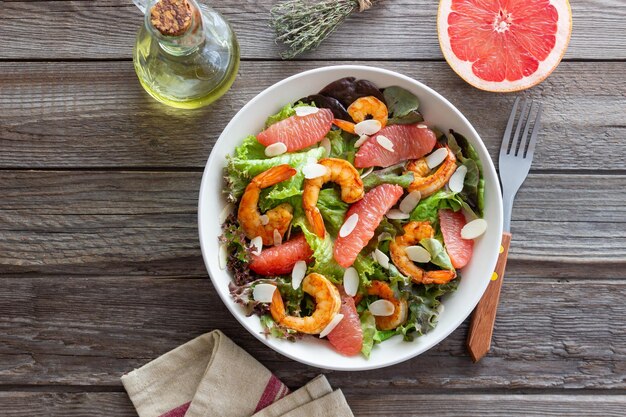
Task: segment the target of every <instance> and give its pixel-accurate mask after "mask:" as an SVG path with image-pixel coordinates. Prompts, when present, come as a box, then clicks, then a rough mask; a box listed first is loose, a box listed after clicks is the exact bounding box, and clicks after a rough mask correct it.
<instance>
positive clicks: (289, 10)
mask: <svg viewBox="0 0 626 417" xmlns="http://www.w3.org/2000/svg"><path fill="white" fill-rule="evenodd" d="M372 3H373V0H372V1H369V0H317V1H316V0H286V1H282V2H280V3H278V4H276V5H275V6H274V7H272V9H271V11H270V13H271V19H270V26H271V27H272V28H273V29H274V31H275V32H276V41H277V42H278V41H280V42H282V43H284V44H285V45H286V46H287V49H286V50H285V51H283V52H282V53H281V57H282V58H283V59H291V58H294V57H296V56H298V55H300V54H301V53H303V52H306V51H310V50H313V49H315V48H317V47H318V46H319V45H320V43H322V41H323V40H324V39H326V38H327V37H328V36H330V34H331V33H333V32H334V31H335V30H336V29H337V28H338V27H339V25H340V24H341V23H343V21H344V20H345V19H346V18H347V17H348V16H349V15H350V14H351V13H353V12H355V11H364V10H367V9H369V8H370V7H371V6H372Z"/></svg>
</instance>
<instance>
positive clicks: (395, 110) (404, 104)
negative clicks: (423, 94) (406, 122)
mask: <svg viewBox="0 0 626 417" xmlns="http://www.w3.org/2000/svg"><path fill="white" fill-rule="evenodd" d="M383 96H384V97H385V101H386V102H387V110H388V111H389V114H390V115H391V116H392V117H402V116H406V115H407V114H409V113H410V112H412V111H415V110H417V109H418V108H419V105H420V102H419V99H418V98H417V96H415V94H413V93H411V92H410V91H407V90H405V89H404V88H402V87H398V86H395V85H394V86H391V87H387V88H385V90H384V91H383Z"/></svg>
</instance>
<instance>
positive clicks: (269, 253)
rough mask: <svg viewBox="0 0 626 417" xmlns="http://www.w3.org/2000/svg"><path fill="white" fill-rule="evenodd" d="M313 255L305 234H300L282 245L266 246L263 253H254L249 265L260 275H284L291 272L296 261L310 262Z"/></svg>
mask: <svg viewBox="0 0 626 417" xmlns="http://www.w3.org/2000/svg"><path fill="white" fill-rule="evenodd" d="M312 255H313V251H312V250H311V247H310V246H309V244H308V243H307V242H306V239H305V238H304V235H298V236H296V237H294V238H291V239H290V240H288V241H287V242H285V243H283V244H282V245H278V246H272V247H270V248H265V249H263V251H262V252H261V254H259V255H252V260H251V262H250V264H249V266H250V269H251V270H253V271H254V272H256V273H257V274H259V275H284V274H289V273H291V271H292V270H293V267H294V265H295V264H296V262H298V261H307V262H308V261H309V260H310V259H311V256H312Z"/></svg>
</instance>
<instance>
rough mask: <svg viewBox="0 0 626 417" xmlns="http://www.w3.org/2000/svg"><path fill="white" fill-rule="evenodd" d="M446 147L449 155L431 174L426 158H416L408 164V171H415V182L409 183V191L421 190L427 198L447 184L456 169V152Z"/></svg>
mask: <svg viewBox="0 0 626 417" xmlns="http://www.w3.org/2000/svg"><path fill="white" fill-rule="evenodd" d="M446 149H447V150H448V156H446V159H445V160H444V161H443V162H442V163H441V165H439V167H438V168H437V171H435V172H434V173H433V174H430V171H431V170H430V168H429V167H428V164H427V163H426V158H420V159H415V160H413V161H411V162H409V163H408V164H407V166H406V169H407V171H410V172H413V177H414V179H413V182H412V183H411V185H409V191H419V192H420V194H421V195H422V198H425V197H428V196H429V195H431V194H434V193H435V192H436V191H437V190H439V189H440V188H443V186H444V185H446V183H447V182H448V180H450V177H451V176H452V174H454V171H456V157H455V156H454V152H452V151H451V150H450V148H448V147H446ZM429 174H430V175H429Z"/></svg>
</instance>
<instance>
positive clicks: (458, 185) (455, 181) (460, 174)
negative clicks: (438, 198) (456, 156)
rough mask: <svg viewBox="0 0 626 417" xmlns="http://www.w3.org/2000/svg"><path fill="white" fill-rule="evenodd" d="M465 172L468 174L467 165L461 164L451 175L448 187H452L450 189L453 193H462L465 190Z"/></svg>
mask: <svg viewBox="0 0 626 417" xmlns="http://www.w3.org/2000/svg"><path fill="white" fill-rule="evenodd" d="M465 174H467V167H466V166H465V165H461V166H460V167H458V168H457V169H456V171H454V174H452V176H451V177H450V181H448V187H450V191H452V192H453V193H460V192H461V191H463V182H464V181H465Z"/></svg>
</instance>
